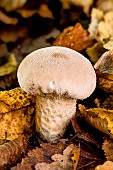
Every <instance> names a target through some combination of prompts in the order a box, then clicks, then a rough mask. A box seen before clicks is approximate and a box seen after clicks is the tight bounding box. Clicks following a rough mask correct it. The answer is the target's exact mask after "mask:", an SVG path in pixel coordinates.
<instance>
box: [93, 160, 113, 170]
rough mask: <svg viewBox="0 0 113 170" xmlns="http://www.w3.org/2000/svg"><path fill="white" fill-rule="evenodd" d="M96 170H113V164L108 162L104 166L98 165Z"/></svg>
mask: <svg viewBox="0 0 113 170" xmlns="http://www.w3.org/2000/svg"><path fill="white" fill-rule="evenodd" d="M95 170H113V162H111V161H106V162H105V163H104V164H103V165H98V166H97V167H96V168H95Z"/></svg>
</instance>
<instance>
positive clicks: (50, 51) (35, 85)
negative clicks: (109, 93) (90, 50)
mask: <svg viewBox="0 0 113 170" xmlns="http://www.w3.org/2000/svg"><path fill="white" fill-rule="evenodd" d="M17 77H18V81H19V84H20V86H21V88H22V89H23V90H25V91H26V92H28V93H30V94H33V95H35V96H36V95H41V94H43V93H44V94H51V93H53V92H55V93H56V94H58V95H66V97H71V98H76V99H84V98H87V97H88V96H90V95H91V93H92V92H93V91H94V89H95V87H96V74H95V71H94V68H93V66H92V64H91V63H90V61H89V60H88V59H86V58H85V57H84V56H83V55H81V54H80V53H78V52H76V51H74V50H72V49H69V48H66V47H61V46H51V47H45V48H42V49H38V50H36V51H34V52H32V53H30V54H29V55H28V56H27V57H25V58H24V60H23V61H22V62H21V64H20V66H19V68H18V73H17Z"/></svg>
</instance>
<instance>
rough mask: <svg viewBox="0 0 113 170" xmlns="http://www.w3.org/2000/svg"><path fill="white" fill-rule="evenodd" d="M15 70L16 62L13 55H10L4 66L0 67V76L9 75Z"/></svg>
mask: <svg viewBox="0 0 113 170" xmlns="http://www.w3.org/2000/svg"><path fill="white" fill-rule="evenodd" d="M16 69H17V61H16V58H15V56H14V54H11V55H10V56H9V61H8V62H7V63H6V64H4V65H2V66H0V76H4V75H7V74H10V73H12V72H13V71H15V70H16Z"/></svg>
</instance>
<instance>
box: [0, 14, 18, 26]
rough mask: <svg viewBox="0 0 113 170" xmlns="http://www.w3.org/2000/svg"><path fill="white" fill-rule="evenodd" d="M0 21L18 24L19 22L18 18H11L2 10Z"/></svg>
mask: <svg viewBox="0 0 113 170" xmlns="http://www.w3.org/2000/svg"><path fill="white" fill-rule="evenodd" d="M0 21H2V22H3V23H5V24H12V25H16V24H17V23H18V22H19V20H18V18H11V17H9V16H7V15H6V14H4V13H3V12H2V11H0Z"/></svg>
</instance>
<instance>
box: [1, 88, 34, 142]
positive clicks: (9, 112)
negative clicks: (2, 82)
mask: <svg viewBox="0 0 113 170" xmlns="http://www.w3.org/2000/svg"><path fill="white" fill-rule="evenodd" d="M34 105H35V98H34V97H32V96H31V95H28V94H26V93H25V92H24V91H23V90H22V89H21V88H15V89H13V90H9V91H1V92H0V139H4V138H6V139H7V140H12V139H15V138H18V136H19V135H20V134H22V133H23V132H24V130H26V131H28V130H29V129H30V128H31V127H32V126H33V122H34V121H33V115H34V111H35V107H34Z"/></svg>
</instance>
